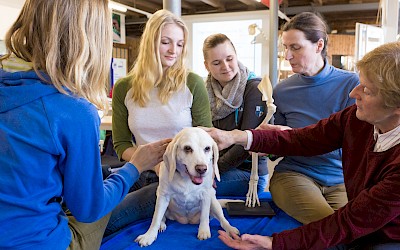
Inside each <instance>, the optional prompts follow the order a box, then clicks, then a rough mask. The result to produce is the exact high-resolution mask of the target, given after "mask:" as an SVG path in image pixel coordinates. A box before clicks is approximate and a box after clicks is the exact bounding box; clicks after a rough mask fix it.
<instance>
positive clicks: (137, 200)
mask: <svg viewBox="0 0 400 250" xmlns="http://www.w3.org/2000/svg"><path fill="white" fill-rule="evenodd" d="M157 187H158V182H154V183H151V184H149V185H147V186H145V187H142V188H140V189H138V190H136V191H133V192H131V193H128V194H127V195H126V197H125V199H124V200H123V201H122V202H121V203H120V204H118V206H117V207H116V208H115V209H114V210H113V211H112V214H111V217H110V220H109V222H108V225H107V228H106V231H105V233H104V236H108V235H110V234H113V233H115V232H117V231H118V230H120V229H122V228H124V227H126V226H128V225H129V224H131V223H133V222H136V221H139V220H143V219H148V218H151V217H152V216H153V213H154V208H155V205H156V191H157Z"/></svg>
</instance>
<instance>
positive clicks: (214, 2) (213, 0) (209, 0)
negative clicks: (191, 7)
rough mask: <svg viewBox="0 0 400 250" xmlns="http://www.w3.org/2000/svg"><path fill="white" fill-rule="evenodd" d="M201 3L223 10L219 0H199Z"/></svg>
mask: <svg viewBox="0 0 400 250" xmlns="http://www.w3.org/2000/svg"><path fill="white" fill-rule="evenodd" d="M201 1H202V2H203V3H205V4H208V5H211V6H212V7H214V8H223V7H224V6H223V5H222V3H221V1H220V0H201Z"/></svg>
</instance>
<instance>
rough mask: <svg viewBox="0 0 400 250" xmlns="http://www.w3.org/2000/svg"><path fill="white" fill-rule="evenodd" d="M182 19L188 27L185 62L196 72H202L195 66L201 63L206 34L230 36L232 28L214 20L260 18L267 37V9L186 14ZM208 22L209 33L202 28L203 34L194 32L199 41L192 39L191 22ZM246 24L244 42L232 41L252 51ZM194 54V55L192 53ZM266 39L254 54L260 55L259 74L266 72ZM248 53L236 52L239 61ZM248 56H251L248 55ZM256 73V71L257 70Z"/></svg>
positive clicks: (267, 63)
mask: <svg viewBox="0 0 400 250" xmlns="http://www.w3.org/2000/svg"><path fill="white" fill-rule="evenodd" d="M182 19H183V20H184V21H185V23H186V25H187V27H188V29H189V40H188V58H187V64H188V67H189V68H190V69H192V70H195V71H196V73H199V74H202V72H197V71H198V70H196V68H199V66H198V65H200V64H201V65H203V61H204V59H203V54H202V44H203V41H204V38H205V37H206V36H207V35H211V34H213V33H217V32H220V33H224V34H226V35H227V36H228V37H230V32H231V31H232V30H231V29H232V28H227V27H223V26H222V25H221V27H218V26H217V27H216V26H215V22H222V21H238V22H243V23H244V22H247V21H246V20H256V19H259V20H261V26H262V29H263V31H264V33H265V35H266V37H268V34H269V31H268V30H269V11H268V10H262V11H248V12H234V13H219V14H202V15H187V16H182ZM207 22H209V23H210V26H209V34H206V33H207V30H203V31H202V32H203V33H204V34H201V35H199V34H196V36H198V37H201V39H200V40H201V41H193V24H195V23H207ZM247 26H248V25H247V24H246V27H245V28H242V29H243V32H244V33H243V34H244V37H243V39H244V40H246V39H247V40H248V39H250V40H248V41H246V42H245V43H242V45H239V41H234V40H233V39H232V40H233V41H232V42H233V43H234V45H235V47H236V49H238V48H237V47H238V46H248V48H249V50H250V51H252V49H253V47H254V45H253V44H251V43H250V41H251V40H252V36H249V35H248V31H247ZM199 44H201V46H199ZM193 46H194V47H193ZM194 48H195V50H196V51H195V53H193V50H194ZM249 53H250V52H249ZM194 54H195V55H194ZM268 54H269V52H268V41H265V42H263V43H262V44H261V55H256V56H261V65H262V66H261V74H260V75H264V74H267V73H268V70H269V69H268V65H269V61H268ZM248 56H249V55H241V54H239V53H238V59H239V61H240V60H241V58H242V59H243V58H245V57H248ZM250 56H253V54H252V55H250ZM250 64H252V63H250ZM246 66H248V67H249V68H250V69H251V68H252V67H251V66H252V65H246ZM257 73H258V72H257Z"/></svg>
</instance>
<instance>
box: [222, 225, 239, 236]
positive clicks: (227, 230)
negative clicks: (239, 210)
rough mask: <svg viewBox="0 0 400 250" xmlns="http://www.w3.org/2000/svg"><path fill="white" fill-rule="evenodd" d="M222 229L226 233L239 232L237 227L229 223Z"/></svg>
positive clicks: (237, 233)
mask: <svg viewBox="0 0 400 250" xmlns="http://www.w3.org/2000/svg"><path fill="white" fill-rule="evenodd" d="M224 229H225V231H226V232H227V233H228V234H236V235H239V234H240V232H239V229H237V228H236V227H232V226H231V225H228V226H226V227H225V228H224Z"/></svg>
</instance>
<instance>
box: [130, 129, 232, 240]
mask: <svg viewBox="0 0 400 250" xmlns="http://www.w3.org/2000/svg"><path fill="white" fill-rule="evenodd" d="M217 162H218V147H217V144H216V143H215V142H214V140H213V139H212V138H211V137H210V136H209V135H208V134H207V133H206V132H205V131H204V130H202V129H201V128H185V129H183V130H182V131H181V132H179V133H178V134H177V135H176V136H175V137H174V139H173V140H172V142H171V143H170V144H169V145H168V147H167V150H166V152H165V154H164V162H163V164H161V166H160V174H159V175H160V176H159V177H160V178H159V180H160V182H159V186H158V189H157V201H156V207H155V211H154V215H153V220H152V221H151V225H150V228H149V229H148V230H147V232H146V233H145V234H142V235H139V236H138V237H137V238H136V240H135V241H136V242H138V243H139V244H140V246H149V245H151V244H152V243H153V242H154V241H155V239H156V238H157V233H158V231H160V232H163V231H164V230H165V229H166V228H167V226H166V224H165V221H166V218H168V219H170V220H176V221H178V222H179V223H182V224H188V223H190V224H200V225H199V231H198V234H197V238H198V239H200V240H205V239H208V238H210V237H211V232H210V225H209V222H210V215H211V216H213V217H215V218H216V219H218V221H219V222H220V224H221V227H222V228H223V229H224V230H225V231H227V232H228V233H235V234H239V230H238V229H237V228H235V227H232V226H231V225H230V224H229V222H228V221H227V220H226V219H225V217H224V214H223V211H222V207H221V205H220V204H219V202H218V200H217V198H216V196H215V189H214V188H213V178H214V175H215V177H216V178H217V179H218V181H219V180H220V176H219V171H218V165H217Z"/></svg>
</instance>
